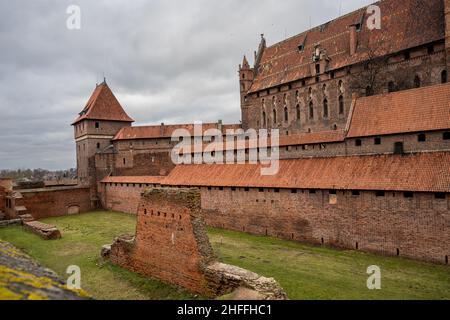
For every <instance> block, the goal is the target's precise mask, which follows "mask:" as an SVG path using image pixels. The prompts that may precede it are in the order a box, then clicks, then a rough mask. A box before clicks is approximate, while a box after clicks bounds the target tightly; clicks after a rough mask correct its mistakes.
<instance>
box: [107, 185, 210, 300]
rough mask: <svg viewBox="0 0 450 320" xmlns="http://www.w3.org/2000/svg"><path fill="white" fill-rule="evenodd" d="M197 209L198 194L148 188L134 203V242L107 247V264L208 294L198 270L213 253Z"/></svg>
mask: <svg viewBox="0 0 450 320" xmlns="http://www.w3.org/2000/svg"><path fill="white" fill-rule="evenodd" d="M200 210H201V208H200V193H199V192H198V191H195V190H186V189H171V190H162V189H150V190H149V191H148V192H146V194H145V195H144V196H143V198H142V202H141V203H140V205H139V210H138V221H137V228H136V237H135V239H134V240H131V241H130V238H128V239H123V238H122V239H120V238H119V241H118V242H116V243H115V244H113V245H112V248H111V256H110V258H111V261H112V262H113V263H116V264H118V265H120V266H122V267H124V268H127V269H131V270H134V271H136V272H138V273H141V274H143V275H146V276H150V277H155V278H158V279H160V280H163V281H165V282H168V283H171V284H176V285H180V286H183V287H186V288H190V290H192V291H194V292H198V293H201V294H205V295H210V294H211V293H210V292H209V289H208V288H207V286H206V280H205V278H204V275H203V272H202V270H203V269H204V268H205V267H206V265H207V264H208V263H209V262H210V261H211V260H212V259H213V253H212V249H211V246H210V244H209V240H208V238H207V236H206V234H205V231H204V228H203V221H202V218H201V215H200Z"/></svg>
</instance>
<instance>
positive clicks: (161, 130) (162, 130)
mask: <svg viewBox="0 0 450 320" xmlns="http://www.w3.org/2000/svg"><path fill="white" fill-rule="evenodd" d="M165 131H166V130H165V127H164V122H161V126H160V134H161V137H163V136H164V132H165Z"/></svg>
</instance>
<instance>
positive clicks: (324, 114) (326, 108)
mask: <svg viewBox="0 0 450 320" xmlns="http://www.w3.org/2000/svg"><path fill="white" fill-rule="evenodd" d="M323 117H324V118H328V100H327V99H325V100H323Z"/></svg>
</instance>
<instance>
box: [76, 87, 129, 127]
mask: <svg viewBox="0 0 450 320" xmlns="http://www.w3.org/2000/svg"><path fill="white" fill-rule="evenodd" d="M86 119H90V120H109V121H123V122H134V120H133V119H131V118H130V117H129V116H128V115H127V113H126V112H125V111H124V109H123V108H122V106H121V105H120V103H119V101H117V99H116V97H115V96H114V94H113V93H112V91H111V89H110V88H109V87H108V85H107V84H106V82H103V83H102V84H99V85H97V87H96V88H95V90H94V92H93V93H92V95H91V97H90V98H89V101H88V102H87V104H86V106H85V107H84V109H83V111H81V113H80V116H79V117H78V118H77V119H76V120H75V121H74V123H73V124H72V125H74V124H76V123H78V122H80V121H82V120H86Z"/></svg>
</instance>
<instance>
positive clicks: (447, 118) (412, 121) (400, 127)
mask: <svg viewBox="0 0 450 320" xmlns="http://www.w3.org/2000/svg"><path fill="white" fill-rule="evenodd" d="M446 129H450V84H443V85H435V86H430V87H423V88H418V89H413V90H407V91H400V92H396V93H391V94H383V95H378V96H372V97H364V98H359V99H357V100H356V104H355V108H354V112H353V117H352V119H351V123H350V129H349V132H348V134H347V137H348V138H354V137H365V136H375V135H388V134H396V133H407V132H421V131H432V130H446Z"/></svg>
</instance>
